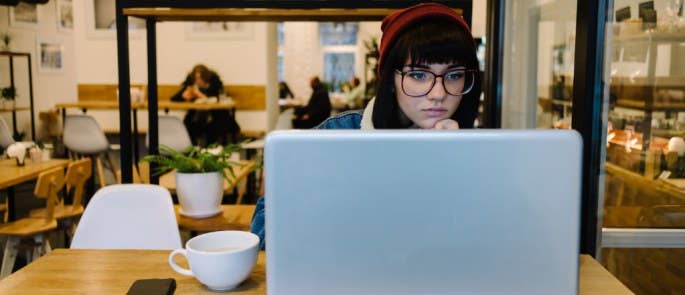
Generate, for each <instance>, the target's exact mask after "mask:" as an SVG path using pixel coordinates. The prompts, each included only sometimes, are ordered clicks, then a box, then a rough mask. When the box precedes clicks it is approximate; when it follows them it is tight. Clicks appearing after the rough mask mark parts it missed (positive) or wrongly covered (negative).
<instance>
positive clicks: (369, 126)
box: [360, 97, 376, 130]
mask: <svg viewBox="0 0 685 295" xmlns="http://www.w3.org/2000/svg"><path fill="white" fill-rule="evenodd" d="M375 101H376V98H375V97H374V98H372V99H371V101H369V103H368V104H367V105H366V108H364V114H363V115H362V122H361V123H360V125H361V130H374V129H375V128H373V103H374V102H375Z"/></svg>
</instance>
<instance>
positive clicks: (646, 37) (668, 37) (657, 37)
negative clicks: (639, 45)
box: [613, 32, 685, 44]
mask: <svg viewBox="0 0 685 295" xmlns="http://www.w3.org/2000/svg"><path fill="white" fill-rule="evenodd" d="M613 41H614V43H615V44H620V43H623V42H636V41H646V42H649V41H653V42H654V41H656V42H683V41H685V32H679V33H659V32H655V33H644V34H637V35H629V36H616V37H614V38H613Z"/></svg>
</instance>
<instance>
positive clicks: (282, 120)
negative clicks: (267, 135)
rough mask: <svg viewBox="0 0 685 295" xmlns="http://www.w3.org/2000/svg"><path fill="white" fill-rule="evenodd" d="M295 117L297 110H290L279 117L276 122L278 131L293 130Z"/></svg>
mask: <svg viewBox="0 0 685 295" xmlns="http://www.w3.org/2000/svg"><path fill="white" fill-rule="evenodd" d="M293 116H295V109H293V108H289V109H286V110H285V111H283V112H282V113H281V114H280V115H278V120H277V121H276V130H288V129H293Z"/></svg>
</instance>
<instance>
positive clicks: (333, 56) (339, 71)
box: [323, 53, 354, 92]
mask: <svg viewBox="0 0 685 295" xmlns="http://www.w3.org/2000/svg"><path fill="white" fill-rule="evenodd" d="M323 68H324V74H323V79H324V81H325V82H326V83H327V84H328V86H329V87H328V90H329V91H331V92H339V91H342V84H344V83H346V82H347V81H349V80H350V79H352V77H353V76H354V53H324V55H323Z"/></svg>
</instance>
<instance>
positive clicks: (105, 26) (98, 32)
mask: <svg viewBox="0 0 685 295" xmlns="http://www.w3.org/2000/svg"><path fill="white" fill-rule="evenodd" d="M115 2H116V0H86V26H87V29H86V34H87V36H88V37H89V38H91V39H115V38H116V30H117V28H116V6H115ZM128 29H129V36H130V37H134V38H139V37H141V36H143V32H144V31H145V20H144V19H141V18H136V17H129V18H128Z"/></svg>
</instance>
